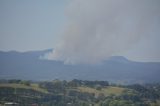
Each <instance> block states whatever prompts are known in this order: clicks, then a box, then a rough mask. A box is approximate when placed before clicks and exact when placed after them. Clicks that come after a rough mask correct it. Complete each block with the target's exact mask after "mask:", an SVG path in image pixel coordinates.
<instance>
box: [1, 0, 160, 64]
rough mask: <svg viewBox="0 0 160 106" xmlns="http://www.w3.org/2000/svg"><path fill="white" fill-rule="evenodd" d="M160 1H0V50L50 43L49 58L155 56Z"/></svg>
mask: <svg viewBox="0 0 160 106" xmlns="http://www.w3.org/2000/svg"><path fill="white" fill-rule="evenodd" d="M159 5H160V1H159V0H141V1H139V0H0V50H3V51H10V50H16V51H31V50H44V49H50V48H54V51H53V52H52V53H49V54H48V55H47V58H48V59H53V60H61V61H64V62H65V63H68V64H76V63H97V62H101V61H103V60H105V59H107V58H109V57H110V56H114V55H122V56H125V57H127V58H128V59H131V60H134V61H145V62H146V61H160V47H159V45H160V6H159Z"/></svg>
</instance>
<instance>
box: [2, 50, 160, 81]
mask: <svg viewBox="0 0 160 106" xmlns="http://www.w3.org/2000/svg"><path fill="white" fill-rule="evenodd" d="M51 51H52V49H48V50H44V51H43V50H42V51H29V52H15V51H14V52H13V51H12V52H2V51H0V79H13V78H15V79H17V78H19V79H28V80H53V79H62V80H63V79H64V80H72V79H85V80H109V81H113V82H117V81H123V82H128V83H130V82H131V83H136V82H147V83H148V82H160V78H159V75H160V62H135V61H130V60H128V59H126V58H125V57H123V56H113V57H110V58H109V59H108V60H105V61H103V62H102V64H99V65H84V64H78V65H67V64H64V63H63V62H62V61H54V60H46V59H40V56H43V55H45V54H46V53H48V52H51Z"/></svg>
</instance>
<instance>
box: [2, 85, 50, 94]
mask: <svg viewBox="0 0 160 106" xmlns="http://www.w3.org/2000/svg"><path fill="white" fill-rule="evenodd" d="M0 87H11V88H15V89H18V88H23V89H32V90H35V91H38V92H41V93H48V91H47V90H46V89H42V88H40V87H39V86H38V84H31V85H30V86H26V85H23V84H0Z"/></svg>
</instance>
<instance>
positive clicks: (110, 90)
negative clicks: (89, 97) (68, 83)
mask: <svg viewBox="0 0 160 106" xmlns="http://www.w3.org/2000/svg"><path fill="white" fill-rule="evenodd" d="M77 89H78V90H79V91H80V92H88V93H95V95H97V96H98V95H99V94H104V95H105V96H109V95H120V94H122V93H123V91H124V90H125V88H121V87H112V86H108V87H105V88H102V89H101V90H97V89H95V88H90V87H85V86H83V87H78V88H77Z"/></svg>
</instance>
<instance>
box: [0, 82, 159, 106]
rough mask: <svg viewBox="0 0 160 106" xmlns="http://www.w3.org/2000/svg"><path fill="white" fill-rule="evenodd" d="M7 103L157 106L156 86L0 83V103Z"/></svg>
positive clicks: (53, 105) (28, 105)
mask: <svg viewBox="0 0 160 106" xmlns="http://www.w3.org/2000/svg"><path fill="white" fill-rule="evenodd" d="M8 102H10V103H11V102H12V103H17V104H19V106H31V105H33V106H35V105H36V106H160V84H143V85H139V84H134V85H125V86H124V85H116V84H109V82H108V81H87V80H76V79H75V80H71V81H65V80H63V81H61V80H53V81H43V82H33V81H24V80H1V82H0V104H1V105H3V104H5V103H8Z"/></svg>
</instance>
